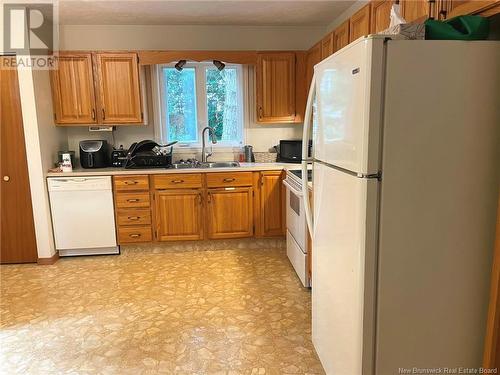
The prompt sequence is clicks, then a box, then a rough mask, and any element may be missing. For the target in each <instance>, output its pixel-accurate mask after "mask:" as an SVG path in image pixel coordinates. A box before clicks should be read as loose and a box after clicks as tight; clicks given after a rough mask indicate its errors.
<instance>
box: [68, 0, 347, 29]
mask: <svg viewBox="0 0 500 375" xmlns="http://www.w3.org/2000/svg"><path fill="white" fill-rule="evenodd" d="M352 3H353V1H337V0H330V1H317V0H308V1H307V0H306V1H299V0H297V1H295V0H250V1H249V0H232V1H226V0H205V1H195V0H146V1H140V0H122V1H116V0H100V1H95V0H60V1H59V22H60V23H61V24H65V25H240V26H325V25H327V24H329V23H330V22H331V21H332V20H334V19H335V18H336V17H337V16H338V15H340V13H342V12H343V11H344V10H346V9H347V8H348V7H349V6H350V5H352Z"/></svg>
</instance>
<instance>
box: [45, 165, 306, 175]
mask: <svg viewBox="0 0 500 375" xmlns="http://www.w3.org/2000/svg"><path fill="white" fill-rule="evenodd" d="M278 169H290V170H291V169H300V164H294V163H240V166H239V167H231V168H186V169H167V168H145V169H124V168H96V169H83V168H75V169H73V172H47V173H46V177H79V176H113V175H136V174H169V173H207V172H209V173H210V172H242V171H247V172H251V171H269V170H278Z"/></svg>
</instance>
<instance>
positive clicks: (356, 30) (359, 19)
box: [349, 4, 370, 43]
mask: <svg viewBox="0 0 500 375" xmlns="http://www.w3.org/2000/svg"><path fill="white" fill-rule="evenodd" d="M368 34H370V4H366V5H365V6H364V7H363V8H361V9H360V10H358V11H357V12H356V13H354V14H353V15H352V16H351V18H350V19H349V43H350V42H353V41H355V40H356V39H358V38H360V37H362V36H364V35H368Z"/></svg>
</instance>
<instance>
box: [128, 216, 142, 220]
mask: <svg viewBox="0 0 500 375" xmlns="http://www.w3.org/2000/svg"><path fill="white" fill-rule="evenodd" d="M140 218H141V217H140V216H128V217H127V219H129V220H139V219H140Z"/></svg>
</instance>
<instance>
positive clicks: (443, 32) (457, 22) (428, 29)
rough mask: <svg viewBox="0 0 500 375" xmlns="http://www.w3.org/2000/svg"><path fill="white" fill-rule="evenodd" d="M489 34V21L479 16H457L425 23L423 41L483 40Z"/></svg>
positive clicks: (430, 20)
mask: <svg viewBox="0 0 500 375" xmlns="http://www.w3.org/2000/svg"><path fill="white" fill-rule="evenodd" d="M489 32H490V21H489V20H488V19H487V18H485V17H481V16H458V17H454V18H452V19H449V20H447V21H436V20H432V19H429V20H427V21H425V39H434V40H484V39H486V38H488V34H489Z"/></svg>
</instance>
